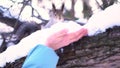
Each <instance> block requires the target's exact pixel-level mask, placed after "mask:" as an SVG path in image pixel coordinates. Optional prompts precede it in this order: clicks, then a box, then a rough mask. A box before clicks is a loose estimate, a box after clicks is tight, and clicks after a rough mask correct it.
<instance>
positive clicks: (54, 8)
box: [52, 3, 56, 11]
mask: <svg viewBox="0 0 120 68" xmlns="http://www.w3.org/2000/svg"><path fill="white" fill-rule="evenodd" d="M52 9H53V10H54V11H56V7H55V5H54V4H53V3H52Z"/></svg>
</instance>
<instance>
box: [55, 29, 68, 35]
mask: <svg viewBox="0 0 120 68" xmlns="http://www.w3.org/2000/svg"><path fill="white" fill-rule="evenodd" d="M67 33H68V30H67V29H63V30H61V31H58V32H56V33H55V34H53V36H55V37H58V36H59V37H61V36H64V35H67Z"/></svg>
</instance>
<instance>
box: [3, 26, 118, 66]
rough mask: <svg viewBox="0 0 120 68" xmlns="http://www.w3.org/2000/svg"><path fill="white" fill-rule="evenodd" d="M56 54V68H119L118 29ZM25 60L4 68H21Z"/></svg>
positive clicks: (89, 38) (84, 39) (78, 43)
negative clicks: (57, 57) (57, 60)
mask: <svg viewBox="0 0 120 68" xmlns="http://www.w3.org/2000/svg"><path fill="white" fill-rule="evenodd" d="M63 49H64V51H63V52H62V53H58V55H59V56H60V60H59V62H58V65H57V68H120V27H117V26H116V27H114V28H110V29H107V31H106V32H104V33H101V34H98V35H96V36H91V37H88V36H86V37H83V38H82V39H80V40H79V41H77V42H74V43H72V44H71V45H70V46H67V47H64V48H63ZM24 59H25V58H22V59H19V60H16V61H15V62H14V63H11V64H10V63H8V64H7V65H6V67H5V68H21V65H22V64H23V62H24Z"/></svg>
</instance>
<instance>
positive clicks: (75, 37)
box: [70, 28, 87, 42]
mask: <svg viewBox="0 0 120 68" xmlns="http://www.w3.org/2000/svg"><path fill="white" fill-rule="evenodd" d="M73 34H74V35H71V37H70V40H71V42H75V41H77V40H79V39H80V38H82V37H83V36H85V35H86V34H87V30H86V29H83V28H82V29H81V30H79V31H76V33H73Z"/></svg>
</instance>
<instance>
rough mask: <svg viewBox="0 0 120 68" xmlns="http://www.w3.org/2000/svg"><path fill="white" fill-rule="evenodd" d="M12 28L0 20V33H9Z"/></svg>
mask: <svg viewBox="0 0 120 68" xmlns="http://www.w3.org/2000/svg"><path fill="white" fill-rule="evenodd" d="M13 30H14V28H12V27H11V26H8V25H6V24H4V23H1V22H0V33H9V32H12V31H13Z"/></svg>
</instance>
